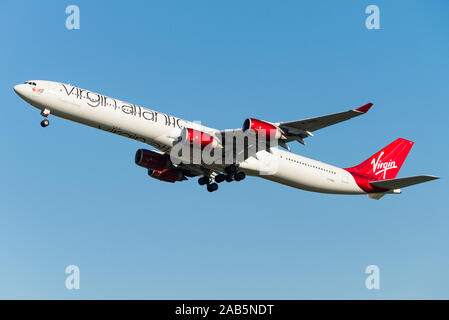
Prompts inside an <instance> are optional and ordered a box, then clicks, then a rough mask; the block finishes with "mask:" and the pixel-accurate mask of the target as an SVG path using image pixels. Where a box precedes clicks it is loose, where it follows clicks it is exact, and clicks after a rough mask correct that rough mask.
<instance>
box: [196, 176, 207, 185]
mask: <svg viewBox="0 0 449 320" xmlns="http://www.w3.org/2000/svg"><path fill="white" fill-rule="evenodd" d="M198 183H199V184H200V186H203V185H205V184H208V183H209V177H206V176H204V177H201V178H199V179H198Z"/></svg>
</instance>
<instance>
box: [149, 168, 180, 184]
mask: <svg viewBox="0 0 449 320" xmlns="http://www.w3.org/2000/svg"><path fill="white" fill-rule="evenodd" d="M148 175H149V176H150V177H152V178H155V179H158V180H161V181H166V182H172V183H173V182H176V181H181V180H185V178H184V174H183V173H182V172H181V171H180V170H178V169H163V170H151V169H148Z"/></svg>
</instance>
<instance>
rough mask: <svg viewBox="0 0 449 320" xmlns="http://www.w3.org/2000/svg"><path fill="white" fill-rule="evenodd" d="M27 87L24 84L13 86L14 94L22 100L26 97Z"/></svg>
mask: <svg viewBox="0 0 449 320" xmlns="http://www.w3.org/2000/svg"><path fill="white" fill-rule="evenodd" d="M26 89H27V86H26V85H25V84H23V83H22V84H18V85H15V86H14V92H15V93H16V94H17V95H18V96H19V97H21V98H22V99H23V98H25V97H26Z"/></svg>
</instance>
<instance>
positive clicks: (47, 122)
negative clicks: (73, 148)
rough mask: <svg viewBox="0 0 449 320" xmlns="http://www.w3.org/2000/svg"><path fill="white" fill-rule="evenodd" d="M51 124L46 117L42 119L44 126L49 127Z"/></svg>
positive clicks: (42, 125)
mask: <svg viewBox="0 0 449 320" xmlns="http://www.w3.org/2000/svg"><path fill="white" fill-rule="evenodd" d="M49 124H50V121H49V120H48V119H44V120H42V121H41V127H42V128H45V127H48V125H49Z"/></svg>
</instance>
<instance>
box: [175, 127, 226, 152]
mask: <svg viewBox="0 0 449 320" xmlns="http://www.w3.org/2000/svg"><path fill="white" fill-rule="evenodd" d="M181 142H182V143H187V144H190V145H192V146H197V147H201V148H205V147H206V146H208V145H211V147H212V148H215V147H217V145H218V142H217V140H215V139H214V137H212V136H211V135H210V134H208V133H205V132H202V131H198V130H195V129H191V128H184V129H182V132H181Z"/></svg>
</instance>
